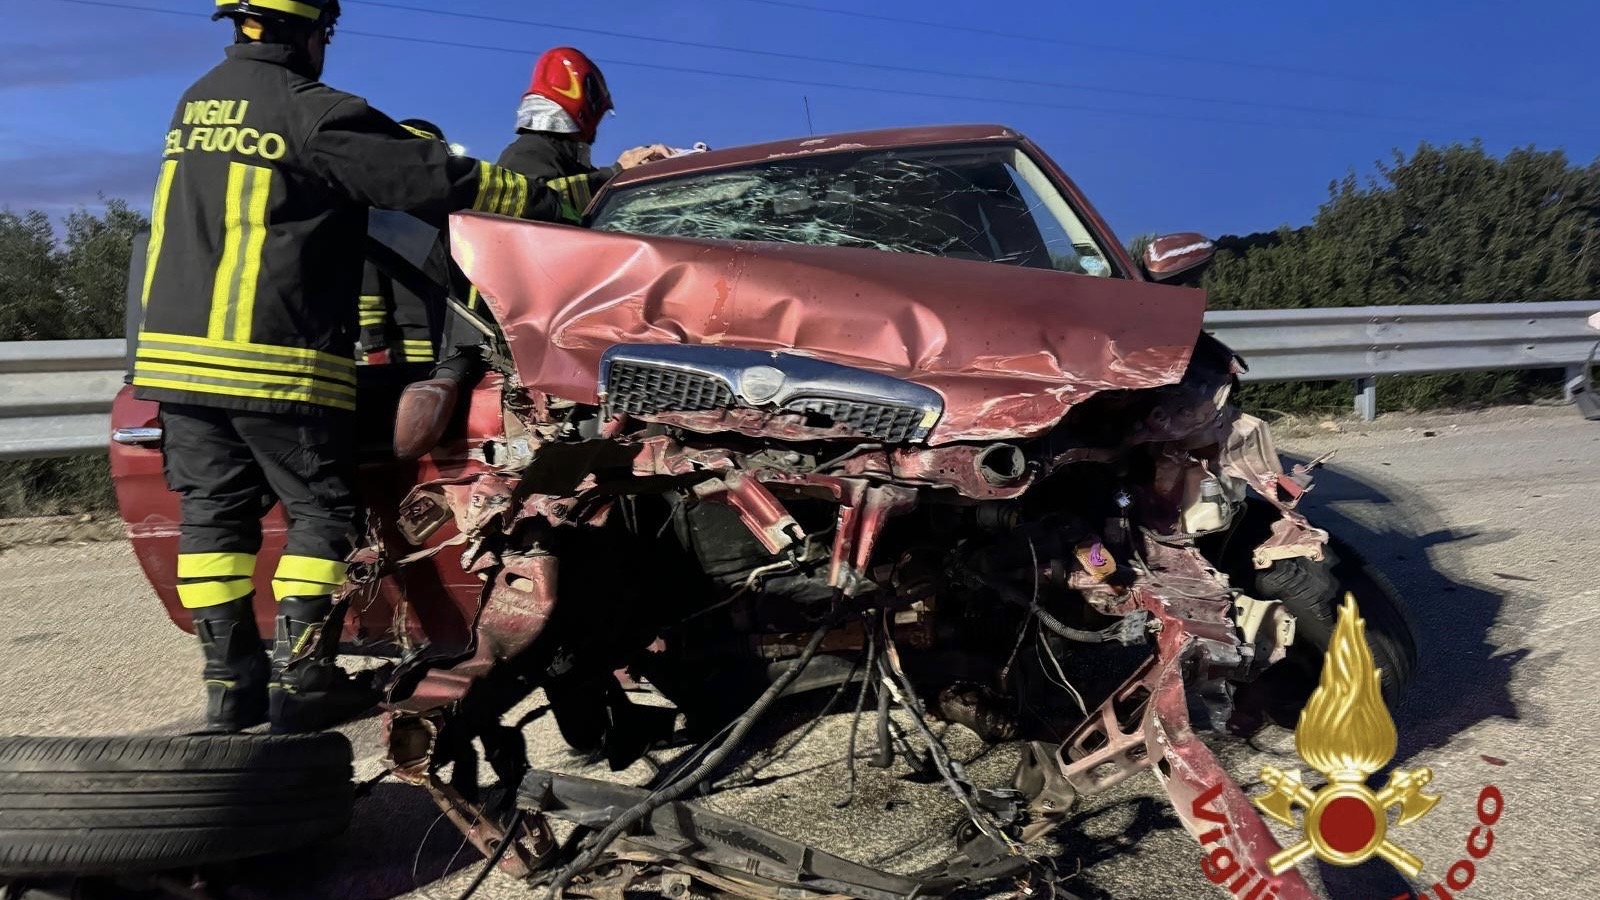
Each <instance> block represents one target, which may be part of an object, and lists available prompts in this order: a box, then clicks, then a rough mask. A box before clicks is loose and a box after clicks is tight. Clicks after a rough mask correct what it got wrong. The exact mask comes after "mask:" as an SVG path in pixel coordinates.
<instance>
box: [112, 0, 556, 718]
mask: <svg viewBox="0 0 1600 900" xmlns="http://www.w3.org/2000/svg"><path fill="white" fill-rule="evenodd" d="M338 15H339V4H338V0H236V2H235V0H217V2H216V3H215V4H214V15H213V16H212V18H213V19H221V18H227V19H229V20H231V22H232V24H233V31H234V44H233V46H231V47H229V48H227V51H226V58H225V59H224V60H223V61H222V62H221V63H219V64H218V65H217V66H216V67H215V68H213V69H212V70H211V71H210V72H208V73H207V74H205V75H204V76H202V77H201V78H200V80H199V81H197V82H195V83H194V85H193V86H192V87H190V88H189V90H188V91H187V92H186V93H185V94H184V96H183V98H182V100H181V101H180V102H179V103H178V107H177V111H176V112H175V113H174V114H173V118H172V123H171V125H170V130H169V131H168V133H167V136H166V146H165V151H164V153H163V161H162V164H161V169H160V173H159V177H158V178H157V182H156V192H155V200H154V203H153V208H152V213H151V236H150V244H149V251H148V258H147V262H146V268H145V274H144V282H143V284H142V285H140V286H139V290H140V300H141V304H142V306H143V310H144V317H143V326H142V328H141V330H140V333H139V336H138V341H137V349H136V353H135V363H134V375H133V385H134V394H135V396H138V397H141V398H144V399H146V400H153V401H157V402H159V404H160V421H161V425H162V429H163V446H162V457H163V467H164V471H165V476H166V481H167V485H168V487H169V488H170V489H172V490H173V491H175V492H176V493H177V494H178V495H179V498H180V508H181V518H182V521H181V525H180V531H179V535H180V536H179V542H178V560H177V577H178V595H179V598H180V599H181V601H182V603H183V605H184V606H185V607H187V608H188V609H189V610H190V612H191V615H192V616H193V619H194V625H195V631H196V633H197V634H198V635H199V639H200V645H201V647H202V649H203V652H204V656H205V664H204V668H203V670H202V678H203V679H204V682H205V686H206V692H207V707H206V720H207V730H209V731H219V732H231V731H239V730H242V729H245V728H248V727H251V726H254V725H257V724H260V723H262V722H263V721H270V722H271V725H272V729H273V730H274V731H280V732H293V731H313V730H320V729H322V728H326V727H329V726H331V725H333V724H336V723H337V722H339V721H342V720H344V719H346V718H348V717H349V716H351V715H354V714H357V713H361V712H364V711H366V710H368V709H370V708H371V707H372V705H373V704H374V702H375V701H376V699H377V696H378V695H377V692H376V691H375V690H374V685H373V683H372V682H371V681H370V680H369V681H363V680H360V679H356V678H352V677H351V676H349V675H347V674H346V673H345V672H343V671H342V670H341V669H339V667H338V666H337V665H336V664H335V656H336V654H337V652H338V646H337V643H338V638H339V634H340V630H341V628H342V620H343V612H342V609H340V608H339V607H338V606H336V604H335V603H334V601H333V594H334V592H335V590H336V589H337V588H338V587H339V586H340V585H341V584H342V583H343V582H344V580H345V575H346V570H347V564H346V561H347V558H348V555H349V553H350V550H351V547H352V540H353V538H352V531H353V528H354V525H355V516H356V501H355V498H354V489H353V484H352V481H353V473H354V469H355V463H354V458H353V431H354V426H353V411H354V409H355V405H356V390H355V365H356V360H355V336H356V331H357V303H356V298H357V296H358V294H359V291H360V287H361V267H362V259H363V258H364V253H363V247H364V241H365V234H366V216H367V210H368V208H371V207H380V208H384V209H394V210H401V211H405V212H409V213H411V214H413V215H416V216H418V217H419V218H422V219H424V220H426V221H428V222H430V223H433V224H436V225H443V224H444V222H445V218H446V216H448V214H449V213H451V212H453V211H455V210H459V209H475V210H479V211H484V212H491V213H499V214H503V215H508V216H514V217H521V218H529V219H543V220H550V221H561V220H565V221H575V220H576V218H577V214H576V212H575V211H574V210H572V209H571V208H570V207H569V206H567V205H566V204H565V203H564V200H563V197H562V196H561V195H559V194H558V193H556V192H553V191H551V190H550V189H548V187H547V186H546V185H545V184H544V183H543V181H542V180H540V179H537V178H527V177H525V176H523V175H519V174H517V173H514V172H511V171H508V170H506V169H503V168H500V167H498V166H494V165H491V164H489V163H487V162H480V161H478V160H474V159H468V158H465V157H452V156H451V155H450V154H449V153H448V152H447V149H446V147H445V145H444V143H442V142H439V141H428V140H418V139H417V138H416V137H415V136H414V135H413V134H411V133H410V132H408V131H406V130H405V129H404V128H402V127H400V125H398V124H397V123H396V122H394V121H393V120H392V119H390V118H389V117H387V116H385V115H383V114H382V113H380V112H378V111H377V110H374V109H373V108H371V107H370V106H368V105H367V103H366V101H364V100H362V99H361V98H359V97H356V96H353V95H351V94H347V93H344V92H342V91H338V90H334V89H333V88H330V87H327V86H325V85H323V84H321V83H320V82H319V79H320V77H321V73H322V66H323V59H324V55H325V53H326V48H327V46H328V43H329V41H331V40H332V38H333V33H334V24H335V21H336V20H337V18H338ZM275 502H276V503H280V504H281V505H282V507H283V509H284V513H285V517H286V519H287V521H288V523H289V529H288V536H287V546H286V547H285V550H284V554H283V556H282V559H281V560H280V562H279V563H278V565H277V568H276V570H275V571H274V572H273V575H272V586H273V591H274V594H275V595H276V598H277V600H278V604H277V608H276V617H275V620H276V621H275V633H274V635H273V644H272V653H271V658H270V660H269V659H268V657H267V655H266V654H265V653H263V650H262V639H261V635H260V632H259V631H258V630H257V627H256V621H255V616H254V615H253V611H252V600H253V585H252V576H253V574H254V572H255V562H256V554H257V552H258V551H259V550H260V547H261V523H260V519H261V517H262V516H263V515H265V514H266V513H267V512H268V511H269V509H270V508H271V507H272V506H273V505H274V503H275ZM324 638H325V639H324Z"/></svg>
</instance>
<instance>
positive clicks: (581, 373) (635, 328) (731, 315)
mask: <svg viewBox="0 0 1600 900" xmlns="http://www.w3.org/2000/svg"><path fill="white" fill-rule="evenodd" d="M450 235H451V243H452V248H453V252H454V255H455V257H456V260H457V262H458V263H459V264H460V265H461V267H462V270H463V271H464V272H465V273H466V274H467V277H468V278H470V279H471V280H472V282H473V283H474V284H475V285H477V287H478V289H479V290H480V291H481V292H482V293H483V295H484V297H485V299H486V300H487V302H488V304H489V307H490V309H491V310H492V311H493V312H494V315H495V318H496V320H497V321H498V322H499V323H500V324H501V327H502V328H503V329H504V331H505V335H506V340H507V342H508V345H509V347H510V349H511V355H512V359H513V362H514V364H515V366H516V370H517V372H516V375H517V381H518V383H519V384H521V385H522V386H523V387H526V388H530V389H535V390H539V391H543V392H545V393H548V394H551V395H554V396H558V397H564V398H566V399H569V400H574V401H578V402H583V403H593V402H597V400H598V393H599V384H598V378H599V374H598V373H599V371H600V359H601V355H602V354H603V353H604V352H605V351H606V350H607V349H608V348H610V347H612V346H614V345H616V344H660V343H673V344H702V345H717V346H728V347H741V348H746V349H754V350H771V351H784V352H790V353H795V354H799V355H803V356H809V357H814V358H817V359H822V360H826V361H829V362H834V363H838V364H842V365H849V366H856V367H859V368H862V369H868V370H872V371H876V372H882V373H885V374H889V375H893V376H895V377H899V378H903V379H905V380H907V381H911V382H915V383H917V384H922V385H926V386H928V387H930V388H932V389H934V390H935V391H938V392H939V394H941V395H942V396H943V397H944V400H945V410H944V414H943V416H942V417H941V418H940V420H939V422H938V423H937V424H936V425H935V426H934V428H933V430H932V432H931V433H930V435H929V442H930V443H935V444H938V443H947V442H950V441H963V440H988V439H996V438H1015V437H1028V436H1032V435H1035V434H1039V433H1041V432H1043V431H1046V430H1048V429H1049V428H1050V427H1051V426H1053V425H1054V424H1055V423H1056V422H1057V421H1059V420H1060V419H1061V417H1062V416H1063V415H1064V414H1065V413H1066V411H1067V410H1068V409H1069V408H1070V407H1072V406H1073V405H1074V404H1076V403H1078V402H1080V401H1082V400H1084V399H1085V398H1087V397H1089V396H1090V395H1092V394H1094V393H1096V392H1098V391H1103V390H1109V389H1116V388H1124V389H1129V388H1150V387H1157V386H1159V385H1163V384H1171V383H1173V382H1176V381H1178V380H1179V379H1180V378H1181V377H1182V375H1183V372H1184V369H1185V367H1186V366H1187V365H1188V361H1189V355H1190V353H1191V351H1192V350H1193V348H1194V343H1195V340H1196V338H1198V337H1199V335H1200V329H1201V318H1202V315H1203V313H1204V310H1205V295H1204V293H1203V292H1201V291H1199V290H1195V289H1192V288H1177V287H1168V286H1162V285H1157V284H1152V283H1147V282H1140V281H1132V280H1126V279H1116V278H1095V277H1090V276H1087V275H1076V274H1068V273H1063V272H1054V271H1049V270H1043V269H1029V268H1022V267H1018V266H1008V265H1001V264H996V263H992V262H976V261H968V260H957V259H947V258H943V257H933V256H924V255H916V254H907V253H889V252H883V251H878V250H862V249H853V248H839V247H815V246H805V245H798V244H769V243H754V242H733V241H710V240H693V239H684V238H667V237H641V236H637V235H630V234H620V233H613V232H605V231H591V230H587V229H582V228H574V227H571V226H564V225H547V224H540V223H533V222H519V221H514V220H510V219H505V218H499V217H494V216H486V215H481V214H476V213H459V214H457V215H455V216H453V217H452V219H451V228H450Z"/></svg>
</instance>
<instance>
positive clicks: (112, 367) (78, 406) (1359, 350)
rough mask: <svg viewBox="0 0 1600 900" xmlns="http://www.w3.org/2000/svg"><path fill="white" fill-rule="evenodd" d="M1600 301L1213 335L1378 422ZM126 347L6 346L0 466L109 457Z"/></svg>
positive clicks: (1263, 314)
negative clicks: (1351, 388) (1324, 387)
mask: <svg viewBox="0 0 1600 900" xmlns="http://www.w3.org/2000/svg"><path fill="white" fill-rule="evenodd" d="M1597 310H1600V300H1575V301H1560V302H1551V303H1468V304H1455V305H1447V306H1446V305H1441V306H1363V307H1331V308H1326V309H1273V310H1222V311H1214V312H1211V313H1209V314H1207V315H1206V329H1207V330H1208V331H1211V332H1213V333H1215V334H1216V335H1217V337H1218V338H1220V339H1221V340H1222V341H1223V342H1224V343H1226V344H1228V346H1230V347H1232V348H1233V349H1234V350H1235V351H1237V352H1238V353H1239V355H1241V356H1243V357H1244V359H1245V362H1246V363H1247V364H1248V365H1249V366H1250V371H1249V372H1247V373H1246V374H1245V375H1244V380H1245V381H1323V380H1345V379H1349V380H1354V381H1355V382H1356V392H1357V393H1356V410H1357V412H1359V413H1361V414H1362V416H1363V417H1364V418H1366V419H1368V420H1369V421H1370V420H1371V419H1372V418H1373V417H1374V415H1375V414H1376V412H1377V378H1378V377H1379V376H1384V375H1418V374H1427V373H1441V372H1471V371H1481V370H1487V369H1546V368H1559V369H1564V370H1566V372H1567V374H1568V377H1569V379H1570V378H1572V377H1576V376H1577V375H1579V374H1582V373H1583V371H1584V368H1585V366H1586V365H1587V360H1588V358H1589V351H1590V350H1591V349H1592V348H1593V347H1594V345H1595V342H1596V341H1597V340H1600V334H1596V332H1595V331H1594V330H1592V329H1591V327H1590V326H1589V323H1588V322H1587V319H1588V317H1590V316H1591V315H1594V314H1595V313H1596V311H1597ZM125 347H126V344H125V342H123V341H121V340H105V341H36V342H20V343H0V459H22V458H27V457H36V456H63V455H70V454H76V453H92V452H98V451H103V450H105V448H106V446H107V444H108V442H109V437H108V435H109V433H110V429H111V424H110V410H111V401H112V400H113V399H114V398H115V397H116V394H117V391H118V390H119V389H120V388H121V386H122V378H123V373H124V371H125V368H126V357H125Z"/></svg>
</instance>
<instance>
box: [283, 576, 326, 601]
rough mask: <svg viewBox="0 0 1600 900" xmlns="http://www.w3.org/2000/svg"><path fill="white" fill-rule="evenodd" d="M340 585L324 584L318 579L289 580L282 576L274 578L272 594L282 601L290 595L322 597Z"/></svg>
mask: <svg viewBox="0 0 1600 900" xmlns="http://www.w3.org/2000/svg"><path fill="white" fill-rule="evenodd" d="M336 587H338V585H335V584H322V583H320V582H316V581H288V580H286V579H282V578H274V579H272V595H273V596H274V597H277V598H278V599H279V600H280V601H281V600H286V599H288V598H290V597H321V596H324V595H326V594H331V593H333V589H334V588H336Z"/></svg>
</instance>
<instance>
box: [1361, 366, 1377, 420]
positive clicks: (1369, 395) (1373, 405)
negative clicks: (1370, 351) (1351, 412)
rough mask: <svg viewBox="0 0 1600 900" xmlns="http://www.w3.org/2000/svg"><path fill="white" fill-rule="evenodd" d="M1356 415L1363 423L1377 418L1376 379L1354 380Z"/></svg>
mask: <svg viewBox="0 0 1600 900" xmlns="http://www.w3.org/2000/svg"><path fill="white" fill-rule="evenodd" d="M1356 415H1358V416H1360V417H1361V421H1363V422H1371V421H1372V420H1373V419H1376V418H1377V417H1378V379H1376V378H1373V377H1370V376H1369V377H1367V378H1357V379H1356Z"/></svg>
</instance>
